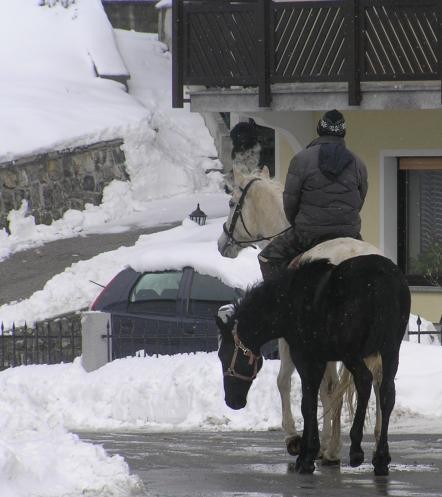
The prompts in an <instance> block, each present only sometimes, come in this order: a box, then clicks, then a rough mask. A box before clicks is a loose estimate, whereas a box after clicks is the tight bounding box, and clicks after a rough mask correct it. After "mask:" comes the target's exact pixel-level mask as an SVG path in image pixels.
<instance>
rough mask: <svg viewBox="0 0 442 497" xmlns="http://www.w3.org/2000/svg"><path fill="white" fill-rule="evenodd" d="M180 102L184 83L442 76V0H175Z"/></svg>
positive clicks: (266, 91)
mask: <svg viewBox="0 0 442 497" xmlns="http://www.w3.org/2000/svg"><path fill="white" fill-rule="evenodd" d="M172 22H173V44H172V56H173V65H172V70H173V84H172V93H173V106H174V107H182V106H183V102H184V94H183V85H203V86H206V87H230V86H257V87H258V89H259V105H260V106H262V107H268V106H269V105H270V102H271V86H270V85H271V84H272V83H296V82H347V83H348V99H349V104H350V105H359V104H360V102H361V90H360V83H361V81H422V80H441V79H442V2H441V1H440V0H419V1H416V0H320V1H297V2H273V1H271V0H210V1H209V0H173V6H172Z"/></svg>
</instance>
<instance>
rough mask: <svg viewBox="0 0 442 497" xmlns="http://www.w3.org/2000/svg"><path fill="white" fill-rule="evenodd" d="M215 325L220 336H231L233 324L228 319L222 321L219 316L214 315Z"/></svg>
mask: <svg viewBox="0 0 442 497" xmlns="http://www.w3.org/2000/svg"><path fill="white" fill-rule="evenodd" d="M215 322H216V326H217V327H218V330H219V332H220V334H221V335H222V336H231V335H232V328H233V324H232V321H231V320H230V319H229V320H228V321H227V322H224V321H223V320H222V319H221V318H220V317H219V316H216V317H215Z"/></svg>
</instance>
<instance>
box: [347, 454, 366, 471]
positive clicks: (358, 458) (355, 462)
mask: <svg viewBox="0 0 442 497" xmlns="http://www.w3.org/2000/svg"><path fill="white" fill-rule="evenodd" d="M363 462H364V453H363V452H353V453H351V454H350V466H351V467H352V468H357V467H358V466H360V465H361V464H362V463H363Z"/></svg>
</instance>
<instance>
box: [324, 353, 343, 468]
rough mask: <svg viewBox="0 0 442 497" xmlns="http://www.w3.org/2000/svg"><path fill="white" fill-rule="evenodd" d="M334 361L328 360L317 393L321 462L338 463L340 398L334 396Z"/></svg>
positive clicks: (336, 374)
mask: <svg viewBox="0 0 442 497" xmlns="http://www.w3.org/2000/svg"><path fill="white" fill-rule="evenodd" d="M336 366H337V364H336V363H335V362H328V363H327V366H326V369H325V373H324V378H323V379H322V381H321V386H320V388H319V395H320V397H321V402H322V408H323V423H322V436H321V451H320V457H322V463H323V464H339V461H340V452H341V409H342V398H340V399H337V398H335V393H336V388H337V386H338V383H339V375H338V372H337V370H336Z"/></svg>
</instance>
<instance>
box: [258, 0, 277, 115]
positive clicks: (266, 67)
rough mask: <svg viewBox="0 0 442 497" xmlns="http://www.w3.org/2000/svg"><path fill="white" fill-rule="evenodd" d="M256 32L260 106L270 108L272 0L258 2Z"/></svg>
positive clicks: (259, 0)
mask: <svg viewBox="0 0 442 497" xmlns="http://www.w3.org/2000/svg"><path fill="white" fill-rule="evenodd" d="M256 9H257V10H256V32H257V40H256V41H257V48H258V57H257V59H258V91H259V106H260V107H270V103H271V101H272V96H271V92H270V36H269V35H270V27H271V26H273V22H271V19H270V16H271V0H258V2H257V5H256Z"/></svg>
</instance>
